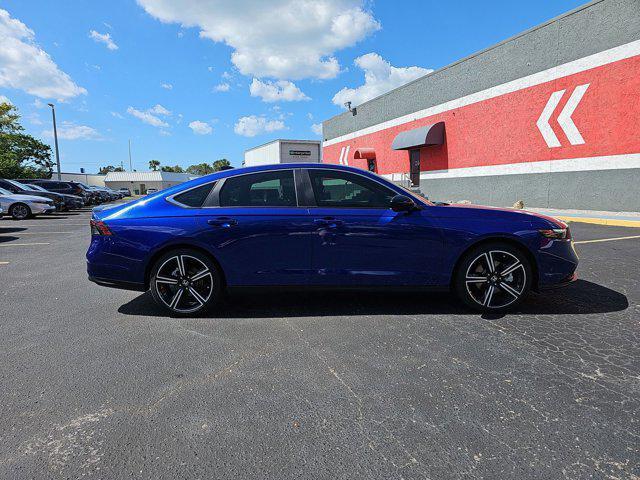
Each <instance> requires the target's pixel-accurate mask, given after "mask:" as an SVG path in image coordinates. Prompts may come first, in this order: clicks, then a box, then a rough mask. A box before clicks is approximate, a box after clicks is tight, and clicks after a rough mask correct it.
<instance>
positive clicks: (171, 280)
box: [154, 254, 214, 313]
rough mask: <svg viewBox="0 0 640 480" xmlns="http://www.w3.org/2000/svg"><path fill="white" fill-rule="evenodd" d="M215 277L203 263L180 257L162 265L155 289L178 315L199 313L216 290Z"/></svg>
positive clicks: (157, 275) (192, 258)
mask: <svg viewBox="0 0 640 480" xmlns="http://www.w3.org/2000/svg"><path fill="white" fill-rule="evenodd" d="M213 282H214V277H213V275H212V274H211V270H210V269H209V267H207V265H205V264H204V263H203V262H202V261H201V260H199V259H198V258H196V257H193V256H191V255H186V254H181V255H175V256H173V257H169V258H168V259H167V260H165V261H164V263H162V265H160V268H159V269H158V272H157V274H156V276H155V278H154V288H155V290H156V292H157V294H158V297H159V298H160V300H161V301H162V302H163V303H164V304H165V305H166V306H167V307H168V308H170V309H171V310H173V311H174V312H177V313H192V312H196V311H197V310H200V309H201V308H202V307H203V306H204V305H205V304H206V303H207V302H208V301H209V298H210V297H211V294H212V293H213V291H214V283H213Z"/></svg>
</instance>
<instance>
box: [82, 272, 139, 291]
mask: <svg viewBox="0 0 640 480" xmlns="http://www.w3.org/2000/svg"><path fill="white" fill-rule="evenodd" d="M89 281H91V282H93V283H95V284H97V285H100V286H102V287H109V288H118V289H121V290H135V291H137V292H144V291H145V290H146V289H145V288H144V284H143V283H135V282H125V281H123V280H112V279H108V278H99V277H94V276H92V275H89Z"/></svg>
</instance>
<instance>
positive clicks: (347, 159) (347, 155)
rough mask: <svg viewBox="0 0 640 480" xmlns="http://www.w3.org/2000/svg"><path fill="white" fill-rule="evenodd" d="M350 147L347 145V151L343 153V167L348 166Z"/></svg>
mask: <svg viewBox="0 0 640 480" xmlns="http://www.w3.org/2000/svg"><path fill="white" fill-rule="evenodd" d="M350 148H351V145H347V149H346V150H345V151H344V158H343V159H342V163H344V164H345V165H349V149H350Z"/></svg>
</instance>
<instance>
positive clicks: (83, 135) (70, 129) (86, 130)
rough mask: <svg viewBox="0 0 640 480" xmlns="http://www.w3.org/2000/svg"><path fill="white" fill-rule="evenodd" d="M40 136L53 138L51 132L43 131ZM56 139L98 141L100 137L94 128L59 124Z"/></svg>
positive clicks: (73, 124)
mask: <svg viewBox="0 0 640 480" xmlns="http://www.w3.org/2000/svg"><path fill="white" fill-rule="evenodd" d="M42 136H44V137H48V138H53V130H45V131H44V132H42ZM58 138H59V139H62V140H100V139H101V136H100V134H99V133H98V131H97V130H96V129H95V128H92V127H88V126H87V125H76V124H75V123H73V122H61V123H60V125H58Z"/></svg>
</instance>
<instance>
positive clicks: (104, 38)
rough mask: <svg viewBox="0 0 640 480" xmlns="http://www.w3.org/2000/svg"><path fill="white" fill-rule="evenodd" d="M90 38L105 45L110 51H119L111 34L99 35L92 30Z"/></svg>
mask: <svg viewBox="0 0 640 480" xmlns="http://www.w3.org/2000/svg"><path fill="white" fill-rule="evenodd" d="M89 37H90V38H92V39H93V40H95V41H96V42H98V43H104V44H105V45H106V46H107V48H108V49H109V50H118V45H116V43H115V42H114V41H113V39H112V38H111V34H110V33H98V32H96V31H95V30H91V31H90V32H89Z"/></svg>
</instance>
